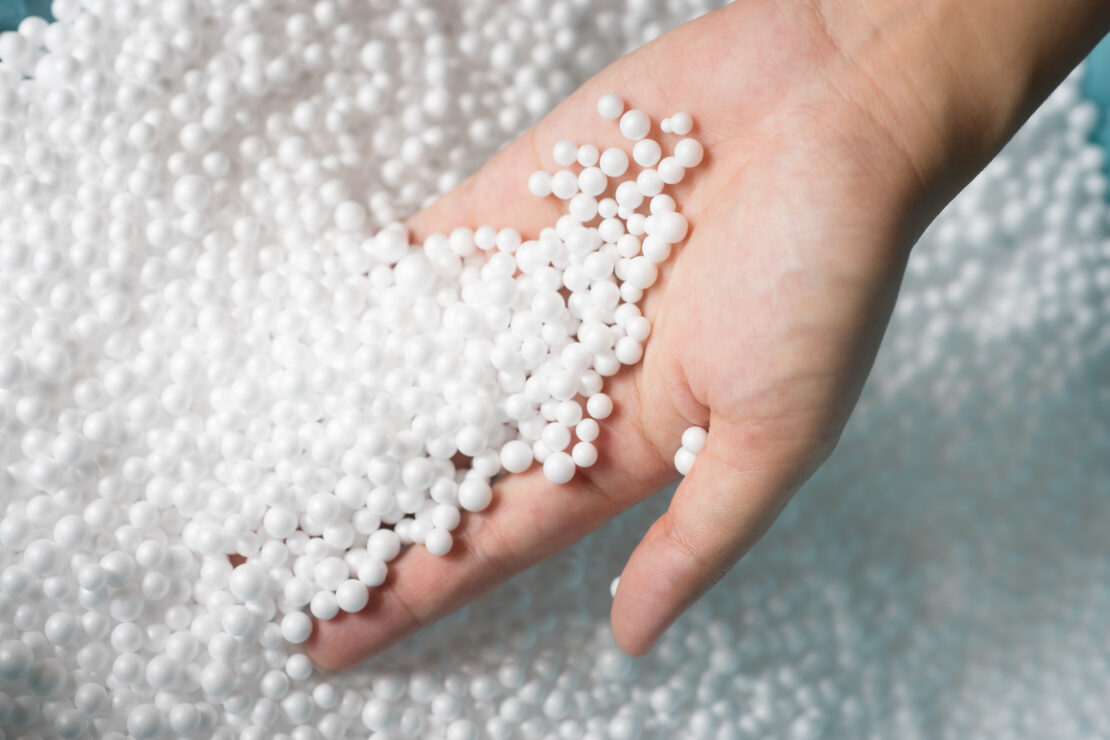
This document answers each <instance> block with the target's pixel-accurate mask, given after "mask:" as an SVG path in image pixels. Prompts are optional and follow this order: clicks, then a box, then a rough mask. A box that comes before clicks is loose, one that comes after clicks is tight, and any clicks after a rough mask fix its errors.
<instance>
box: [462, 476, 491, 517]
mask: <svg viewBox="0 0 1110 740" xmlns="http://www.w3.org/2000/svg"><path fill="white" fill-rule="evenodd" d="M492 500H493V489H492V488H490V485H489V483H486V482H485V481H482V480H478V479H476V478H468V479H467V480H464V481H463V482H462V483H460V484H459V506H461V507H462V508H463V509H466V510H467V511H474V512H477V511H483V510H485V509H486V508H487V507H488V506H489V505H490V502H491V501H492Z"/></svg>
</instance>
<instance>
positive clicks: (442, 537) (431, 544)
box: [424, 527, 453, 555]
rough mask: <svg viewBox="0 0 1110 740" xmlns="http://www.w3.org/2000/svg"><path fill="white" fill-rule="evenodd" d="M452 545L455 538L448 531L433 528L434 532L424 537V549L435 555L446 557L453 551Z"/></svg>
mask: <svg viewBox="0 0 1110 740" xmlns="http://www.w3.org/2000/svg"><path fill="white" fill-rule="evenodd" d="M452 543H453V538H452V537H451V533H450V532H448V531H447V530H446V529H440V528H438V527H433V528H432V530H431V531H430V532H428V534H427V535H425V536H424V547H426V548H427V549H428V552H430V553H432V554H433V555H446V554H447V553H448V552H450V551H451V545H452Z"/></svg>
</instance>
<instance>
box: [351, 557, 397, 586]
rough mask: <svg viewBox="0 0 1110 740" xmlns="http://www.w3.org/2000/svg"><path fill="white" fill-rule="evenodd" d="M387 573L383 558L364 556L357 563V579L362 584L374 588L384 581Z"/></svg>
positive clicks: (387, 568)
mask: <svg viewBox="0 0 1110 740" xmlns="http://www.w3.org/2000/svg"><path fill="white" fill-rule="evenodd" d="M388 574H389V567H388V566H387V565H386V564H385V561H384V560H381V559H378V558H375V557H368V558H364V559H363V560H362V561H361V562H360V563H359V564H358V573H357V575H358V580H359V582H361V583H362V584H363V585H365V586H368V587H370V588H374V587H376V586H380V585H382V584H383V583H385V579H386V576H387V575H388Z"/></svg>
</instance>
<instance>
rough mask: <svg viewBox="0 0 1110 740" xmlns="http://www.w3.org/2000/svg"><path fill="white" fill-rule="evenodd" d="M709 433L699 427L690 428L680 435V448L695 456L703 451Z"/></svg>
mask: <svg viewBox="0 0 1110 740" xmlns="http://www.w3.org/2000/svg"><path fill="white" fill-rule="evenodd" d="M707 439H709V432H708V431H706V430H705V429H704V428H702V427H699V426H692V427H690V428H688V429H687V430H686V431H684V432H683V433H682V446H683V447H684V448H685V449H687V450H689V451H690V452H692V453H694V454H695V455H696V454H698V453H699V452H701V451H702V450H703V449H705V442H706V440H707Z"/></svg>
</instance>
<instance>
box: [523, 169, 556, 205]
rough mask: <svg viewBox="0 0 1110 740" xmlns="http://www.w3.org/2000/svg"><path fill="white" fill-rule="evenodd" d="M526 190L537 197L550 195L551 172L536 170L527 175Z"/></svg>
mask: <svg viewBox="0 0 1110 740" xmlns="http://www.w3.org/2000/svg"><path fill="white" fill-rule="evenodd" d="M528 192H529V193H531V194H532V195H534V196H536V197H537V198H546V197H547V196H549V195H551V173H549V172H545V171H543V170H536V171H535V172H533V173H532V174H531V175H529V176H528Z"/></svg>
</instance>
